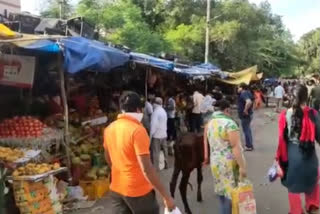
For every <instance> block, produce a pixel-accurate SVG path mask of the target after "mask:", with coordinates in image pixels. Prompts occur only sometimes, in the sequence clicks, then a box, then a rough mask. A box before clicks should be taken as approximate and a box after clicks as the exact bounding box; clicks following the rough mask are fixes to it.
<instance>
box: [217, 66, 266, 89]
mask: <svg viewBox="0 0 320 214" xmlns="http://www.w3.org/2000/svg"><path fill="white" fill-rule="evenodd" d="M257 73H258V66H256V65H255V66H252V67H250V68H247V69H245V70H242V71H239V72H235V73H227V74H228V76H229V78H230V79H227V80H221V81H222V82H225V83H228V84H231V85H240V84H241V83H245V84H247V85H249V84H250V82H251V81H258V80H260V79H261V78H262V76H263V73H259V74H257Z"/></svg>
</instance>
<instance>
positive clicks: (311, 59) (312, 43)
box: [298, 28, 320, 73]
mask: <svg viewBox="0 0 320 214" xmlns="http://www.w3.org/2000/svg"><path fill="white" fill-rule="evenodd" d="M298 46H299V50H300V53H301V56H302V60H303V63H302V66H301V68H300V71H301V73H319V72H320V28H317V29H315V30H312V31H310V32H308V33H306V34H305V35H303V36H302V37H301V39H300V41H299V42H298Z"/></svg>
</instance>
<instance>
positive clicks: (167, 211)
mask: <svg viewBox="0 0 320 214" xmlns="http://www.w3.org/2000/svg"><path fill="white" fill-rule="evenodd" d="M164 214H182V213H181V211H180V210H179V208H178V207H176V208H175V209H174V210H172V211H171V212H170V211H169V210H168V208H165V210H164Z"/></svg>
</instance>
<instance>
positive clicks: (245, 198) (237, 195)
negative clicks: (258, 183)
mask: <svg viewBox="0 0 320 214" xmlns="http://www.w3.org/2000/svg"><path fill="white" fill-rule="evenodd" d="M232 214H257V209H256V200H255V198H254V195H253V187H252V184H250V182H248V181H247V182H245V183H239V186H238V187H237V188H235V189H234V190H233V191H232Z"/></svg>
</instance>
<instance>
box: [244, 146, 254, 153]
mask: <svg viewBox="0 0 320 214" xmlns="http://www.w3.org/2000/svg"><path fill="white" fill-rule="evenodd" d="M253 150H254V149H253V147H245V148H244V151H247V152H252V151H253Z"/></svg>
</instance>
